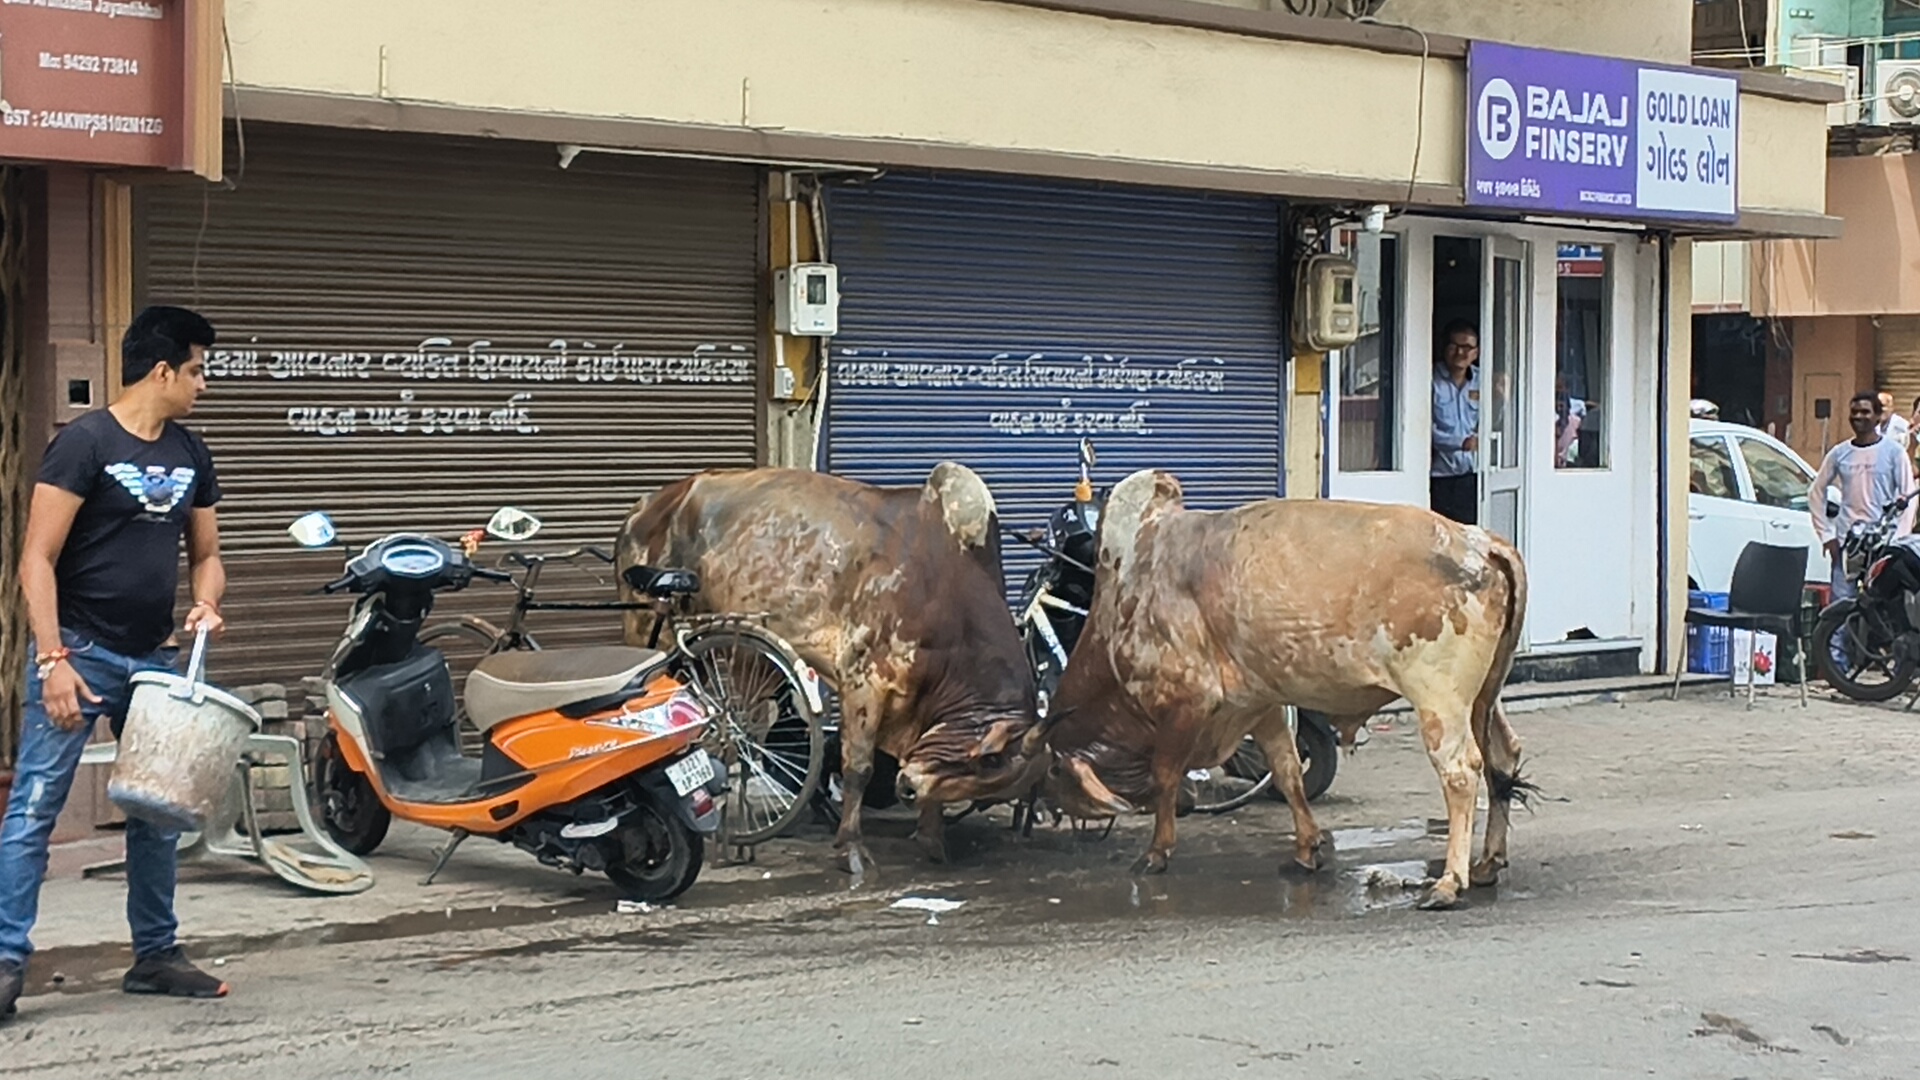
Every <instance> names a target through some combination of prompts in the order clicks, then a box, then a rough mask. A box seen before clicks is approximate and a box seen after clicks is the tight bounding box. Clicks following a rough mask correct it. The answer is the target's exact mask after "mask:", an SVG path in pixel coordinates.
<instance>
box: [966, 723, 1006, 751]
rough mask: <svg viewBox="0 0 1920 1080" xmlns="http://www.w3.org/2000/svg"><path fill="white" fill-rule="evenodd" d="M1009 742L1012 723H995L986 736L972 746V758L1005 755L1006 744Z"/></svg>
mask: <svg viewBox="0 0 1920 1080" xmlns="http://www.w3.org/2000/svg"><path fill="white" fill-rule="evenodd" d="M1011 741H1013V721H1011V720H999V721H995V722H994V724H993V726H992V727H989V728H988V729H987V733H986V735H985V736H984V737H982V738H981V740H980V741H979V743H977V744H976V745H975V746H974V748H973V756H974V757H976V758H980V757H988V756H990V755H993V754H1003V753H1006V750H1007V744H1008V743H1009V742H1011Z"/></svg>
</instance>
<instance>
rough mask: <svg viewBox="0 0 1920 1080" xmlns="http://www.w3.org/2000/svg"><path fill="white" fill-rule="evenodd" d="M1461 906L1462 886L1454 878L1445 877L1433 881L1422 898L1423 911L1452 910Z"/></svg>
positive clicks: (1421, 908)
mask: <svg viewBox="0 0 1920 1080" xmlns="http://www.w3.org/2000/svg"><path fill="white" fill-rule="evenodd" d="M1459 906H1460V887H1459V886H1458V885H1455V884H1454V883H1453V879H1452V878H1446V877H1443V878H1441V879H1440V880H1439V881H1436V882H1434V883H1433V887H1432V888H1431V889H1428V890H1427V894H1426V895H1425V896H1422V897H1421V898H1420V910H1421V911H1452V910H1454V909H1455V908H1457V907H1459Z"/></svg>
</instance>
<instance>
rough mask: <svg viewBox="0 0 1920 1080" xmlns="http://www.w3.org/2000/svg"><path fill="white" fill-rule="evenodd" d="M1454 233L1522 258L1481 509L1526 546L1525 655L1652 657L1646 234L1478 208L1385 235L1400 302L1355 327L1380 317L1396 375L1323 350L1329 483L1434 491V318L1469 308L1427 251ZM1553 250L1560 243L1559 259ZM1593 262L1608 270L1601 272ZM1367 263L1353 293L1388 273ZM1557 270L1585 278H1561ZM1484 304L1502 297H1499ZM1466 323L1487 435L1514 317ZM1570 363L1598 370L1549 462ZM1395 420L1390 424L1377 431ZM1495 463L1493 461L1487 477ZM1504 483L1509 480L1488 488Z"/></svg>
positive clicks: (1654, 539)
mask: <svg viewBox="0 0 1920 1080" xmlns="http://www.w3.org/2000/svg"><path fill="white" fill-rule="evenodd" d="M1448 238H1468V239H1477V240H1478V241H1479V242H1480V244H1479V246H1480V250H1481V251H1482V252H1484V253H1485V254H1486V255H1487V256H1488V257H1495V256H1498V257H1501V258H1503V259H1504V258H1509V257H1512V258H1517V259H1518V260H1519V269H1517V270H1514V269H1513V264H1512V263H1510V262H1509V263H1506V264H1504V265H1505V268H1506V269H1508V270H1511V271H1512V272H1513V273H1514V274H1515V275H1516V276H1517V280H1518V282H1519V284H1518V288H1517V291H1515V292H1514V293H1513V295H1514V296H1517V298H1518V299H1519V301H1520V303H1519V304H1518V305H1517V307H1516V308H1515V309H1514V310H1513V314H1514V315H1515V316H1516V318H1515V320H1514V322H1512V323H1509V324H1508V325H1510V326H1517V328H1518V337H1517V341H1516V346H1517V347H1516V348H1514V349H1512V350H1511V351H1510V353H1509V355H1511V356H1512V357H1513V358H1514V359H1515V361H1517V362H1516V364H1515V367H1514V375H1515V376H1517V381H1518V383H1519V386H1520V389H1519V391H1518V395H1517V401H1518V404H1519V407H1518V409H1516V410H1514V411H1512V412H1511V413H1510V414H1509V415H1508V419H1507V420H1506V421H1505V422H1504V424H1501V425H1499V426H1501V427H1505V428H1506V429H1507V430H1510V431H1513V432H1514V433H1515V435H1514V436H1513V437H1514V438H1515V439H1516V447H1515V449H1514V450H1513V451H1512V452H1511V453H1508V454H1497V453H1494V452H1488V453H1483V454H1481V455H1479V462H1480V465H1481V467H1482V470H1483V472H1482V477H1481V488H1482V507H1483V508H1482V519H1481V520H1482V522H1483V523H1484V524H1488V525H1489V526H1490V527H1493V526H1494V525H1495V523H1496V522H1498V523H1499V528H1500V531H1503V532H1507V531H1512V532H1517V533H1518V536H1517V537H1516V538H1515V539H1517V542H1518V543H1519V545H1520V548H1521V551H1522V553H1523V555H1524V556H1525V558H1526V560H1527V566H1528V573H1529V596H1528V610H1527V628H1526V634H1525V638H1524V641H1525V645H1526V647H1527V648H1528V649H1529V650H1530V651H1532V652H1534V653H1553V652H1559V651H1583V650H1594V649H1597V648H1618V647H1620V646H1621V645H1623V644H1631V643H1638V644H1639V645H1640V647H1641V652H1640V666H1641V667H1642V669H1643V670H1651V668H1652V665H1653V664H1654V663H1655V659H1656V657H1655V649H1654V639H1655V635H1656V633H1657V628H1658V626H1659V614H1658V598H1659V591H1660V588H1659V575H1660V569H1659V565H1658V564H1659V548H1658V545H1659V515H1658V513H1657V510H1656V506H1657V499H1658V483H1657V477H1658V468H1659V465H1660V461H1659V452H1658V429H1657V426H1656V420H1655V418H1656V417H1657V416H1658V402H1657V399H1656V387H1657V384H1658V376H1659V370H1658V357H1659V341H1660V335H1659V327H1658V315H1659V303H1658V293H1657V290H1658V288H1659V287H1660V281H1661V279H1660V273H1659V253H1658V250H1657V248H1656V247H1655V246H1654V245H1653V244H1652V243H1650V242H1643V241H1642V240H1641V238H1639V237H1638V236H1630V235H1620V234H1605V233H1575V232H1569V231H1565V230H1549V229H1544V228H1537V227H1529V226H1519V225H1491V224H1487V223H1484V222H1465V221H1459V222H1446V221H1418V222H1414V223H1410V224H1408V225H1406V226H1405V227H1403V228H1402V229H1400V230H1399V231H1398V232H1397V233H1395V234H1394V240H1395V246H1396V248H1397V251H1398V252H1399V253H1401V257H1400V258H1398V259H1397V260H1396V261H1397V266H1395V267H1393V268H1392V269H1391V273H1392V276H1393V278H1394V280H1393V281H1391V282H1389V283H1386V284H1385V289H1384V296H1385V299H1386V301H1387V303H1388V304H1389V305H1391V306H1392V307H1393V310H1391V311H1386V312H1381V313H1363V317H1362V324H1363V327H1364V328H1368V329H1373V328H1375V327H1377V328H1379V333H1381V334H1383V335H1386V337H1387V338H1388V339H1390V340H1391V341H1392V343H1393V344H1394V345H1395V346H1396V350H1395V351H1396V352H1397V355H1396V356H1394V357H1393V358H1392V359H1391V362H1390V363H1389V364H1388V368H1389V370H1391V372H1392V378H1393V380H1395V385H1394V386H1393V387H1392V389H1391V390H1390V391H1389V392H1387V393H1381V392H1380V387H1381V386H1383V385H1384V383H1383V381H1382V380H1381V379H1380V377H1379V376H1378V375H1377V374H1376V369H1375V364H1376V361H1375V360H1374V359H1373V357H1372V356H1371V355H1370V356H1369V357H1368V358H1367V359H1366V360H1365V361H1364V362H1362V363H1359V364H1356V363H1355V362H1354V357H1352V356H1349V355H1343V354H1341V353H1335V354H1332V355H1331V356H1330V357H1329V361H1328V364H1329V367H1328V371H1327V386H1328V392H1327V393H1328V410H1329V413H1328V415H1329V416H1330V417H1331V423H1330V425H1329V434H1328V442H1327V450H1326V459H1327V470H1328V484H1327V486H1328V492H1329V494H1330V495H1332V496H1333V497H1335V498H1351V499H1363V500H1370V501H1378V502H1394V503H1407V504H1412V505H1419V506H1425V505H1428V503H1429V486H1428V485H1429V475H1430V466H1431V463H1432V450H1431V446H1432V433H1433V415H1432V386H1433V382H1432V380H1433V367H1434V363H1435V361H1436V359H1437V358H1438V356H1439V352H1438V349H1439V341H1438V337H1439V331H1440V328H1441V325H1443V324H1444V323H1445V322H1446V321H1447V319H1448V318H1451V317H1453V316H1454V315H1457V314H1460V313H1461V310H1460V309H1458V308H1457V307H1454V308H1450V309H1449V310H1440V306H1439V305H1437V304H1436V288H1435V285H1436V280H1439V281H1441V282H1442V283H1443V284H1442V287H1441V290H1440V292H1441V293H1442V294H1443V295H1444V294H1446V293H1447V292H1448V291H1449V290H1448V289H1447V287H1446V285H1445V284H1444V282H1445V281H1446V279H1447V278H1448V276H1449V275H1450V274H1458V273H1461V272H1463V271H1462V268H1461V267H1458V266H1453V267H1449V266H1436V262H1435V260H1436V245H1437V244H1438V245H1439V247H1440V249H1441V251H1442V255H1441V258H1443V259H1444V258H1446V257H1447V256H1446V254H1445V252H1447V251H1452V250H1457V249H1456V248H1454V247H1451V246H1450V245H1451V244H1452V243H1453V242H1452V241H1451V240H1450V239H1448ZM1563 251H1564V253H1565V254H1567V255H1568V256H1569V257H1568V258H1565V259H1563V258H1561V255H1562V254H1563ZM1361 261H1362V265H1363V268H1367V272H1368V273H1369V274H1376V273H1377V272H1378V271H1377V269H1376V267H1377V260H1373V259H1368V258H1365V257H1363V258H1362V260H1361ZM1369 263H1375V264H1376V267H1368V264H1369ZM1601 268H1604V269H1603V270H1602V269H1601ZM1599 272H1603V273H1604V275H1605V276H1604V277H1603V278H1597V279H1596V278H1595V277H1594V275H1595V274H1596V273H1599ZM1364 276H1365V275H1363V285H1362V293H1363V303H1368V304H1371V305H1377V304H1378V303H1379V299H1378V298H1379V297H1381V296H1382V282H1381V281H1380V280H1379V279H1378V278H1377V277H1376V278H1375V280H1373V281H1366V280H1364ZM1486 276H1487V278H1488V279H1489V280H1491V279H1492V278H1493V276H1494V275H1493V274H1488V275H1486ZM1563 276H1564V277H1565V278H1566V279H1568V280H1570V281H1581V282H1584V283H1585V284H1582V285H1570V286H1569V287H1568V288H1566V289H1565V290H1564V291H1563V288H1562V281H1563ZM1598 281H1604V283H1605V284H1604V286H1601V285H1598V284H1597V283H1596V282H1598ZM1444 304H1445V300H1444V299H1442V300H1441V305H1444ZM1563 305H1564V307H1565V309H1566V311H1567V316H1568V317H1567V320H1566V322H1567V324H1568V325H1567V327H1566V329H1567V337H1566V339H1565V340H1563V338H1562V334H1561V331H1562V322H1563V320H1562V318H1561V312H1562V308H1563ZM1490 313H1491V314H1493V315H1495V316H1496V317H1497V316H1499V315H1502V314H1507V313H1508V312H1507V311H1506V310H1505V305H1501V307H1499V308H1494V309H1493V310H1492V311H1491V312H1490ZM1475 321H1477V322H1480V323H1481V325H1480V331H1481V335H1480V336H1481V362H1480V371H1481V380H1482V386H1483V388H1484V393H1483V396H1482V412H1483V414H1486V416H1487V419H1486V420H1484V421H1483V442H1485V443H1486V445H1487V447H1488V449H1489V451H1492V450H1493V447H1494V444H1493V442H1491V441H1488V439H1487V435H1490V434H1493V433H1494V428H1495V426H1496V423H1495V421H1494V420H1493V418H1492V414H1493V413H1494V412H1495V411H1496V406H1495V403H1494V400H1493V398H1492V396H1491V395H1492V393H1493V384H1494V382H1495V379H1494V378H1493V372H1494V369H1495V367H1496V353H1497V352H1498V351H1499V349H1500V348H1501V347H1502V346H1503V341H1502V339H1503V337H1504V336H1505V333H1506V331H1503V330H1501V329H1500V327H1499V326H1497V325H1494V323H1495V322H1497V321H1500V320H1498V319H1497V318H1496V319H1487V318H1480V319H1476V320H1475ZM1563 348H1564V349H1568V350H1570V353H1569V355H1570V356H1572V357H1574V360H1573V362H1571V363H1570V364H1568V365H1565V366H1563V365H1562V364H1561V363H1560V362H1559V358H1560V356H1561V353H1562V350H1563ZM1360 349H1362V350H1366V351H1371V352H1374V353H1377V350H1378V349H1379V345H1378V344H1376V343H1373V342H1368V341H1365V340H1363V341H1362V343H1361V344H1360ZM1596 357H1604V360H1603V361H1596V360H1595V359H1593V358H1596ZM1596 365H1597V366H1596ZM1356 373H1357V374H1356ZM1563 375H1564V376H1568V377H1569V381H1571V382H1575V383H1577V382H1579V381H1582V380H1583V379H1590V380H1591V385H1588V386H1586V387H1585V388H1584V390H1583V389H1582V388H1581V387H1579V386H1577V385H1575V386H1573V387H1572V388H1571V396H1573V397H1579V398H1582V399H1583V400H1584V401H1586V402H1588V412H1587V417H1586V419H1585V420H1583V421H1582V423H1583V425H1584V426H1585V431H1584V437H1580V438H1575V439H1573V440H1571V445H1570V447H1569V448H1568V450H1567V455H1566V456H1565V457H1562V460H1563V461H1564V462H1565V463H1563V464H1556V458H1557V457H1560V456H1561V455H1560V454H1559V451H1560V449H1561V447H1562V445H1564V444H1563V443H1562V441H1561V440H1560V439H1559V438H1558V435H1559V432H1558V430H1557V428H1558V426H1559V425H1558V423H1557V420H1558V416H1559V412H1558V409H1557V403H1556V376H1563ZM1389 430H1390V431H1392V432H1394V433H1396V435H1397V437H1396V435H1386V434H1384V432H1387V431H1389ZM1501 457H1504V458H1506V460H1505V461H1504V462H1502V461H1499V460H1498V459H1499V458H1501ZM1490 463H1491V464H1498V465H1500V466H1502V467H1500V468H1498V469H1497V470H1495V475H1492V476H1489V475H1488V473H1487V470H1488V469H1489V468H1490ZM1501 487H1507V488H1510V489H1511V491H1509V492H1508V493H1507V494H1505V495H1499V494H1496V493H1495V492H1494V491H1492V490H1490V489H1495V488H1501ZM1516 504H1517V507H1516ZM1508 522H1511V523H1512V528H1511V529H1510V528H1509V527H1508V524H1507V523H1508Z"/></svg>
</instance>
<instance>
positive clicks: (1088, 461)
mask: <svg viewBox="0 0 1920 1080" xmlns="http://www.w3.org/2000/svg"><path fill="white" fill-rule="evenodd" d="M1094 463H1095V457H1094V453H1093V440H1092V439H1081V440H1080V467H1081V468H1083V469H1091V468H1093V466H1094Z"/></svg>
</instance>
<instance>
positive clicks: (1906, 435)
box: [1874, 390, 1913, 451]
mask: <svg viewBox="0 0 1920 1080" xmlns="http://www.w3.org/2000/svg"><path fill="white" fill-rule="evenodd" d="M1874 404H1875V405H1877V406H1878V408H1876V409H1874V415H1875V417H1876V418H1878V420H1879V428H1880V434H1882V435H1884V436H1886V437H1887V438H1889V439H1891V440H1893V442H1894V443H1896V444H1898V445H1899V447H1900V449H1901V450H1902V451H1910V450H1912V449H1913V425H1912V424H1911V423H1909V422H1908V421H1907V418H1906V417H1904V416H1901V415H1900V410H1898V409H1896V408H1894V407H1893V395H1892V394H1890V393H1888V392H1886V391H1885V390H1882V391H1880V394H1879V396H1878V397H1876V398H1875V399H1874Z"/></svg>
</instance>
